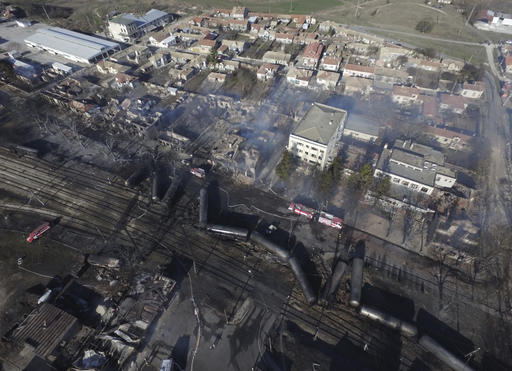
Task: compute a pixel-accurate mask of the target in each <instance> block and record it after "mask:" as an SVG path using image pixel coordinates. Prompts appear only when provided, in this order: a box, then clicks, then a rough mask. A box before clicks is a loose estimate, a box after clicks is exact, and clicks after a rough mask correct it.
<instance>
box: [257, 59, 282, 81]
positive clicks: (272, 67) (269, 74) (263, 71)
mask: <svg viewBox="0 0 512 371" xmlns="http://www.w3.org/2000/svg"><path fill="white" fill-rule="evenodd" d="M278 70H279V65H278V64H272V63H265V64H263V65H262V66H261V67H260V68H259V69H258V72H257V73H256V77H257V78H258V80H263V81H266V80H269V79H273V78H274V76H275V75H276V73H277V71H278Z"/></svg>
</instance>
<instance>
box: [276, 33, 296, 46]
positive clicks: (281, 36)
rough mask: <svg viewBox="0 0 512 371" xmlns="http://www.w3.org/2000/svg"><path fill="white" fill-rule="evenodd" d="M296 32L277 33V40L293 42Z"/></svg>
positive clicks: (284, 42)
mask: <svg viewBox="0 0 512 371" xmlns="http://www.w3.org/2000/svg"><path fill="white" fill-rule="evenodd" d="M294 36H295V35H294V34H292V33H279V32H278V33H276V42H278V43H282V44H291V43H292V42H293V38H294Z"/></svg>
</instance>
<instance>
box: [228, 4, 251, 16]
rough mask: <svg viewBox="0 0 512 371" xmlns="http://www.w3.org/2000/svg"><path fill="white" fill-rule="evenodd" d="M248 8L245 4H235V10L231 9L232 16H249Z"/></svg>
mask: <svg viewBox="0 0 512 371" xmlns="http://www.w3.org/2000/svg"><path fill="white" fill-rule="evenodd" d="M247 13H248V10H247V8H246V7H244V6H234V7H233V10H231V14H230V16H231V18H235V19H245V18H246V17H247Z"/></svg>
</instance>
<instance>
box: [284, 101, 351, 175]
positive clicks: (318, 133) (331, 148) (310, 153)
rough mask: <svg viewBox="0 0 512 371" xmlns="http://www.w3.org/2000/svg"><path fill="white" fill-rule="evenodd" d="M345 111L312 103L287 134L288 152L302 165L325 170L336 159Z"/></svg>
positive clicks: (345, 115)
mask: <svg viewBox="0 0 512 371" xmlns="http://www.w3.org/2000/svg"><path fill="white" fill-rule="evenodd" d="M346 117H347V111H345V110H342V109H339V108H336V107H331V106H327V105H325V104H320V103H313V105H312V106H311V108H310V109H309V110H308V112H307V113H306V114H305V115H304V117H303V118H302V120H301V121H300V123H299V125H298V126H297V128H296V129H295V130H294V131H293V132H292V133H291V134H290V138H289V140H288V150H289V151H290V152H291V153H292V154H293V155H294V156H296V157H298V158H300V159H301V160H302V161H303V162H306V163H309V164H313V165H318V166H319V167H320V168H322V169H323V168H324V167H325V166H326V165H328V164H329V163H330V162H331V161H332V160H333V159H334V157H335V156H336V153H335V149H336V148H337V146H336V145H337V143H338V142H339V140H340V139H341V135H342V133H343V127H344V125H345V119H346Z"/></svg>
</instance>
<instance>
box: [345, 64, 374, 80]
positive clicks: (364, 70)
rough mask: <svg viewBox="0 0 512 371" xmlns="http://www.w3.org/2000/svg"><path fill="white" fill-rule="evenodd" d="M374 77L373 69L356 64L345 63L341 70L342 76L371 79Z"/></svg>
mask: <svg viewBox="0 0 512 371" xmlns="http://www.w3.org/2000/svg"><path fill="white" fill-rule="evenodd" d="M374 75H375V67H371V66H360V65H358V64H350V63H347V64H346V65H345V67H344V68H343V76H353V77H364V78H367V79H373V77H374Z"/></svg>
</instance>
